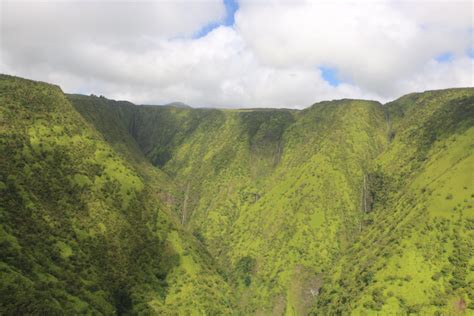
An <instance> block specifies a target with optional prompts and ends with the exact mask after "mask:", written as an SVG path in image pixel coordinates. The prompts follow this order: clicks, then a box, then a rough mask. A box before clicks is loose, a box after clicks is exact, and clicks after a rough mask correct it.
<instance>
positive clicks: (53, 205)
mask: <svg viewBox="0 0 474 316" xmlns="http://www.w3.org/2000/svg"><path fill="white" fill-rule="evenodd" d="M0 133H1V138H0V146H1V147H0V155H1V156H0V164H1V165H0V176H1V178H0V190H1V195H0V199H1V200H0V201H1V202H0V203H1V204H0V217H1V221H0V248H1V252H0V258H1V261H0V269H1V272H2V273H1V281H2V282H1V283H0V297H1V299H0V314H24V313H30V314H31V313H33V314H41V313H42V314H64V313H72V314H77V313H93V314H94V313H101V314H141V313H147V314H181V315H187V314H209V315H216V314H242V315H247V314H263V315H267V314H272V315H282V314H287V315H305V314H310V313H313V314H318V315H319V314H320V315H331V314H348V313H354V314H377V313H383V314H408V313H413V314H435V313H439V314H443V315H444V314H456V313H474V291H473V289H474V245H473V240H474V210H473V208H472V206H473V202H474V183H473V177H472V174H473V172H474V170H473V166H474V155H473V151H474V89H471V88H466V89H450V90H443V91H430V92H425V93H420V94H410V95H407V96H404V97H402V98H400V99H398V100H396V101H394V102H391V103H388V104H385V105H382V104H380V103H378V102H372V101H362V100H339V101H331V102H321V103H317V104H315V105H313V106H312V107H310V108H307V109H305V110H302V111H294V110H284V109H282V110H275V109H251V110H216V109H192V108H189V107H185V106H173V105H169V106H163V107H158V106H136V105H134V104H131V103H129V102H122V101H113V100H108V99H106V98H104V97H96V96H82V95H67V96H65V95H64V94H63V93H62V92H61V90H60V89H59V88H58V87H55V86H51V85H48V84H44V83H37V82H33V81H28V80H24V79H19V78H15V77H9V76H2V77H0Z"/></svg>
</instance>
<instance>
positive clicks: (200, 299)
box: [0, 76, 232, 315]
mask: <svg viewBox="0 0 474 316" xmlns="http://www.w3.org/2000/svg"><path fill="white" fill-rule="evenodd" d="M0 104H1V107H0V111H1V116H0V117H1V150H0V152H1V159H0V162H1V168H0V170H1V171H0V172H1V182H0V190H1V191H2V194H1V197H0V199H1V204H0V205H1V208H0V216H1V218H2V220H1V226H0V240H1V243H0V245H1V252H0V253H1V263H0V264H1V270H2V273H1V275H2V277H1V278H2V282H1V285H0V293H1V295H0V296H1V297H2V299H1V302H0V313H1V314H6V315H7V314H48V315H51V314H65V313H66V314H80V313H94V314H97V313H99V314H115V313H117V314H127V313H132V312H133V313H151V312H160V313H168V314H169V313H175V312H179V313H187V312H186V311H188V312H190V311H191V310H193V311H198V312H200V313H229V312H230V310H231V309H230V308H231V306H232V295H231V293H230V292H229V288H228V286H227V284H226V283H225V281H224V280H223V279H222V277H220V276H219V275H218V274H217V273H216V272H215V267H214V266H213V264H212V259H211V258H210V257H209V256H208V255H207V253H206V251H205V250H204V249H202V247H200V246H199V245H198V244H196V242H194V241H193V240H194V239H193V238H192V236H189V235H188V234H187V233H186V232H184V231H182V230H181V229H180V228H179V227H178V225H177V224H176V222H175V220H174V217H173V216H171V215H170V213H169V211H167V207H166V205H165V204H163V203H162V202H160V199H159V198H158V196H157V193H156V192H157V188H156V183H153V182H147V181H146V178H150V177H152V178H154V179H159V178H160V176H159V171H158V170H156V169H154V168H151V167H150V168H149V169H150V170H152V171H149V173H145V172H146V169H145V168H141V167H136V166H134V162H133V161H131V160H130V159H128V160H127V159H126V158H128V157H130V156H129V155H128V154H127V155H123V154H122V153H121V151H116V150H114V149H113V148H112V147H111V146H110V145H109V144H108V143H107V142H106V141H105V139H104V138H103V137H102V136H101V134H100V133H98V132H97V131H96V130H95V129H94V128H93V126H92V125H90V124H88V123H87V122H86V121H85V120H84V119H83V118H82V117H81V115H79V113H77V112H76V111H75V109H74V108H73V107H72V106H71V104H70V103H69V101H68V100H67V99H66V98H65V96H64V95H63V94H62V92H61V90H60V89H59V88H58V87H55V86H51V85H48V84H43V83H37V82H32V81H27V80H23V79H19V78H14V77H8V76H2V77H1V78H0ZM133 155H136V156H139V154H138V153H133ZM151 172H154V174H153V173H151ZM196 271H199V272H200V273H199V274H196ZM186 292H188V293H186ZM189 292H194V293H195V294H193V295H189Z"/></svg>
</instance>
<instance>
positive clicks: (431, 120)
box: [314, 89, 474, 315]
mask: <svg viewBox="0 0 474 316" xmlns="http://www.w3.org/2000/svg"><path fill="white" fill-rule="evenodd" d="M386 108H387V111H388V113H390V124H391V132H390V135H391V136H390V139H391V144H390V146H389V147H388V149H387V150H386V151H385V152H384V153H383V154H382V155H380V156H379V157H378V158H377V159H376V163H377V165H378V168H377V169H376V170H377V172H378V174H377V177H378V182H376V183H374V185H373V186H372V188H371V191H373V194H374V195H375V205H374V208H373V210H372V213H371V219H370V223H369V224H368V225H367V226H365V227H364V230H363V233H362V234H360V236H359V238H358V239H357V240H356V242H355V244H354V245H353V246H351V248H350V249H349V251H348V253H347V254H346V255H344V256H343V257H342V258H341V259H340V260H339V261H338V263H337V266H336V267H335V269H334V271H333V272H332V273H331V275H330V276H329V277H328V279H327V280H326V283H327V284H328V286H326V287H323V288H322V293H321V296H320V297H319V298H318V303H317V308H315V309H314V312H315V313H317V314H333V313H347V312H348V311H352V313H354V314H364V313H367V312H372V313H375V312H381V313H383V314H405V313H415V314H435V313H440V314H446V315H447V314H456V313H462V312H466V311H468V310H467V308H470V310H471V313H472V309H473V308H474V304H473V303H474V291H473V289H474V269H473V268H474V257H473V256H474V251H473V249H474V245H473V244H472V240H474V226H473V224H474V210H473V208H472V207H473V203H474V181H473V171H474V170H473V168H474V167H473V166H474V155H473V153H474V152H473V149H474V89H452V90H444V91H434V92H426V93H423V94H413V95H408V96H405V97H402V98H400V99H398V100H396V101H394V102H391V103H389V104H387V105H386ZM354 263H356V264H354Z"/></svg>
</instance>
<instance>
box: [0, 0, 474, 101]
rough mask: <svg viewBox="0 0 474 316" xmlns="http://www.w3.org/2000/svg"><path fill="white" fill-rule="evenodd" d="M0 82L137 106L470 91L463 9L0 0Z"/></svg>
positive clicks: (283, 0)
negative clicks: (20, 80) (12, 80)
mask: <svg viewBox="0 0 474 316" xmlns="http://www.w3.org/2000/svg"><path fill="white" fill-rule="evenodd" d="M0 14H1V15H0V17H1V28H0V72H2V73H7V74H12V75H18V76H22V77H27V78H31V79H36V80H42V81H47V82H52V83H56V84H59V85H60V86H61V87H62V88H63V90H64V91H65V92H69V93H83V94H91V93H94V94H98V95H100V94H102V95H105V96H107V97H109V98H114V99H126V100H130V101H132V102H135V103H138V104H165V103H169V102H172V101H182V102H185V103H188V104H190V105H193V106H213V107H256V106H258V107H291V108H301V107H306V106H308V105H311V104H312V103H314V102H316V101H320V100H329V99H339V98H369V99H376V100H380V101H382V102H383V101H387V100H391V99H393V98H396V97H398V96H400V95H402V94H405V93H409V92H413V91H424V90H427V89H439V88H448V87H462V86H473V68H474V37H473V36H474V22H473V20H474V8H473V1H472V0H468V1H456V0H445V1H442V0H435V1H426V0H410V1H395V0H376V1H361V0H357V1H348V0H344V1H342V0H331V1H329V0H327V1H319V0H311V1H310V0H306V1H305V0H301V1H300V0H166V1H163V0H157V1H151V0H149V1H146V0H142V1H139V0H136V1H123V0H122V1H114V0H82V1H73V0H58V1H31V0H30V1H23V0H0Z"/></svg>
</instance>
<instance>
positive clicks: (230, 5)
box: [193, 0, 239, 39]
mask: <svg viewBox="0 0 474 316" xmlns="http://www.w3.org/2000/svg"><path fill="white" fill-rule="evenodd" d="M224 5H225V11H226V15H225V17H224V19H223V20H218V21H213V22H210V23H209V24H207V25H205V26H204V27H203V28H201V29H200V30H199V31H197V32H196V34H195V35H194V36H193V38H195V39H196V38H201V37H204V36H206V35H207V34H209V32H211V31H212V30H214V29H215V28H218V27H219V26H221V25H224V26H232V25H234V23H235V13H236V12H237V10H238V9H239V4H238V3H237V1H236V0H224Z"/></svg>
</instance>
